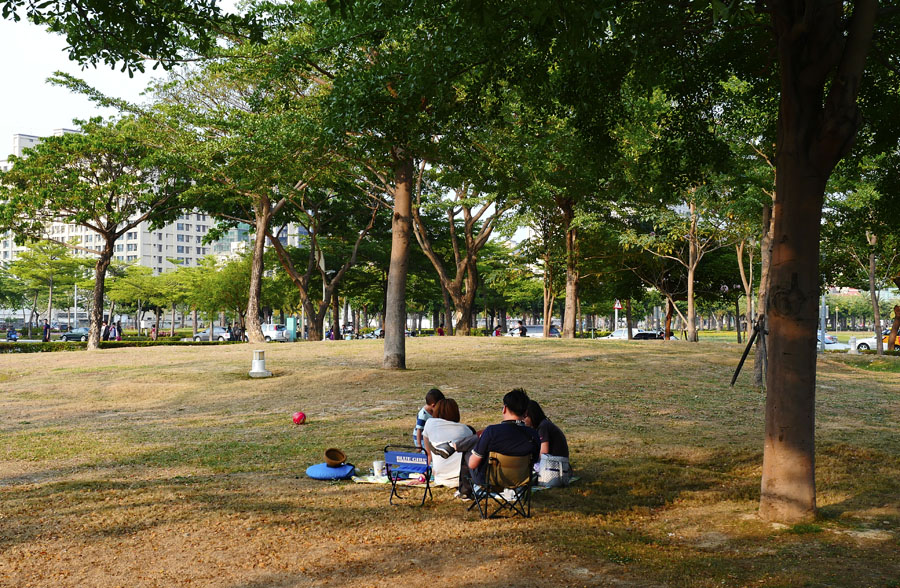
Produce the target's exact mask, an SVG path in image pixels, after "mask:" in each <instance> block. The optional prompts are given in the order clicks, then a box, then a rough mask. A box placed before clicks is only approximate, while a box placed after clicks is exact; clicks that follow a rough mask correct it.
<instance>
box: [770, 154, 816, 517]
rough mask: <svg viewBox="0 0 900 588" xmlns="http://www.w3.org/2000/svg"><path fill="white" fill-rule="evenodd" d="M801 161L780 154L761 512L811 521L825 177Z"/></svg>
mask: <svg viewBox="0 0 900 588" xmlns="http://www.w3.org/2000/svg"><path fill="white" fill-rule="evenodd" d="M790 164H794V165H790ZM796 164H797V162H796V161H792V158H789V157H782V158H781V160H780V161H779V168H778V170H779V186H778V195H779V198H778V201H777V202H776V205H775V231H774V237H775V244H774V246H773V249H772V267H771V269H770V273H769V278H770V290H769V306H768V310H767V316H768V325H769V329H770V332H771V336H770V337H769V339H768V348H769V370H768V377H767V386H766V387H767V390H768V393H767V395H766V435H765V447H764V454H763V473H762V494H761V498H760V515H761V516H762V517H763V518H764V519H767V520H779V521H800V520H806V519H809V518H812V517H813V516H814V515H815V511H816V490H815V469H814V468H815V438H814V433H815V384H816V344H815V342H816V318H817V311H818V290H819V280H818V264H817V263H816V261H817V260H818V258H819V222H820V218H821V213H822V197H823V194H824V190H825V179H824V178H822V177H821V176H820V177H818V178H817V177H815V175H816V174H814V173H811V170H810V171H807V170H804V169H803V168H801V167H800V166H798V165H796ZM792 168H793V169H792Z"/></svg>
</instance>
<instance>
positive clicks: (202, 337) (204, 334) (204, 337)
mask: <svg viewBox="0 0 900 588" xmlns="http://www.w3.org/2000/svg"><path fill="white" fill-rule="evenodd" d="M229 339H231V333H229V332H228V329H226V328H224V327H213V340H215V341H228V340H229ZM194 341H209V328H207V329H205V330H203V331H199V332H198V333H197V334H196V335H194Z"/></svg>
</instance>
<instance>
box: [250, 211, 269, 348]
mask: <svg viewBox="0 0 900 588" xmlns="http://www.w3.org/2000/svg"><path fill="white" fill-rule="evenodd" d="M255 208H256V211H255V213H256V214H255V218H256V236H255V237H254V239H253V254H252V257H251V258H250V295H249V296H248V298H247V332H246V333H245V334H246V336H247V339H249V340H250V342H251V343H263V342H265V340H266V339H265V337H264V336H263V334H262V326H261V325H260V323H259V301H260V298H261V296H262V277H263V260H264V256H265V253H266V234H267V232H268V228H269V221H270V220H271V214H270V212H269V200H268V199H267V198H260V199H257V201H256V204H255Z"/></svg>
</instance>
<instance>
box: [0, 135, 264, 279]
mask: <svg viewBox="0 0 900 588" xmlns="http://www.w3.org/2000/svg"><path fill="white" fill-rule="evenodd" d="M77 132H78V131H74V130H71V129H57V130H56V131H54V132H53V134H54V135H61V134H63V133H77ZM41 139H42V138H41V137H37V136H34V135H22V134H17V135H13V155H15V156H17V157H22V156H23V155H24V154H25V153H24V151H25V149H27V148H29V147H34V146H35V145H37V144H38V143H40V142H41ZM8 166H9V164H8V163H7V161H6V160H4V161H0V168H2V169H3V170H4V171H6V170H7V169H8ZM214 224H215V220H214V219H212V218H211V217H210V216H209V215H207V214H206V213H204V212H200V211H191V212H188V213H185V214H183V215H182V216H181V217H179V218H178V219H176V221H175V222H173V223H171V224H169V225H166V226H165V227H163V228H161V229H158V230H155V231H151V230H150V223H149V222H147V221H144V222H142V223H140V224H139V225H138V226H136V227H135V228H133V229H132V230H131V231H129V232H127V233H125V234H124V235H122V236H121V237H120V238H119V239H118V240H117V241H116V244H115V251H114V253H113V259H114V260H115V261H120V262H125V263H129V262H130V263H137V264H138V265H143V266H146V267H149V268H151V269H153V272H154V274H159V273H163V272H167V271H170V270H172V269H175V268H176V267H178V266H195V265H197V263H198V262H199V260H200V259H202V258H203V257H204V256H206V255H211V254H213V253H217V251H216V249H217V248H221V246H220V245H218V244H216V243H212V244H204V243H203V242H202V241H203V238H204V237H205V236H206V233H207V232H209V230H210V228H211V227H212V225H214ZM48 232H49V234H48V237H51V238H53V239H55V240H57V241H64V242H66V243H73V242H76V241H77V242H78V244H79V245H80V246H82V247H84V248H86V249H92V250H95V251H99V250H100V249H101V248H102V246H103V241H102V237H101V236H100V235H98V234H97V233H95V232H94V231H91V230H90V229H88V228H86V227H82V226H79V225H73V224H66V223H53V224H51V225H50V226H49V227H48ZM232 232H233V233H235V234H233V235H232V234H231V233H232ZM240 240H249V231H248V228H247V227H246V226H244V229H243V230H240V229H238V230H236V231H231V232H229V235H228V237H227V238H226V239H224V240H223V241H225V244H224V249H225V250H230V249H231V247H232V246H231V245H230V243H232V242H236V241H240ZM23 249H24V247H23V246H19V245H16V243H15V239H14V236H13V234H12V233H11V232H10V233H6V234H0V263H5V262H10V261H13V260H15V259H16V258H17V257H18V256H19V253H20V252H21V251H22V250H23ZM75 254H76V255H79V256H83V257H87V256H90V255H91V254H90V253H89V252H86V251H76V253H75Z"/></svg>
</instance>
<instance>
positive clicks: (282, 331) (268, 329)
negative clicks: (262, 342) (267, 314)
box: [262, 324, 288, 343]
mask: <svg viewBox="0 0 900 588" xmlns="http://www.w3.org/2000/svg"><path fill="white" fill-rule="evenodd" d="M262 334H263V337H265V338H266V341H281V342H282V343H284V342H287V340H288V332H287V328H285V326H284V325H274V324H268V325H262Z"/></svg>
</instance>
